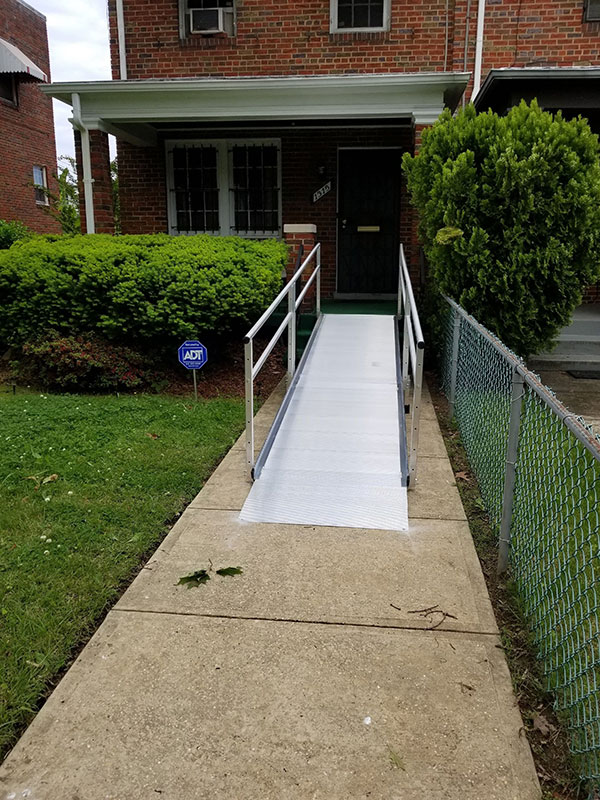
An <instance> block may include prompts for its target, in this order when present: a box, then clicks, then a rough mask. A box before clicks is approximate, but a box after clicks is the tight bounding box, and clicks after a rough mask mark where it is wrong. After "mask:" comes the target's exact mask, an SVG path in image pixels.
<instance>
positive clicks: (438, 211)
mask: <svg viewBox="0 0 600 800" xmlns="http://www.w3.org/2000/svg"><path fill="white" fill-rule="evenodd" d="M598 153H599V146H598V138H597V137H596V136H595V135H594V134H593V133H592V132H591V130H590V127H589V125H588V123H587V122H586V121H585V120H583V119H574V120H571V121H567V120H565V119H563V117H562V115H561V114H560V113H558V114H556V115H552V114H550V113H548V112H543V111H541V110H540V108H539V106H538V105H537V103H536V102H535V101H534V102H532V103H531V105H527V104H526V103H525V102H522V103H521V104H520V105H519V106H518V107H516V108H513V109H511V110H510V111H509V112H508V114H506V116H504V117H499V116H498V115H497V114H495V113H493V112H491V111H488V112H485V113H481V114H477V113H476V112H475V110H474V108H473V106H467V107H466V108H465V109H464V110H463V111H461V112H459V113H458V114H457V115H456V116H455V117H453V116H452V115H451V113H450V112H449V111H445V112H444V113H443V114H442V116H441V118H440V119H439V121H438V122H437V123H436V124H435V125H434V126H433V127H432V128H430V129H428V130H426V131H424V133H423V141H422V145H421V148H420V151H419V153H418V154H417V155H416V156H411V155H409V154H406V155H405V156H404V158H403V167H404V171H405V173H406V176H407V182H408V188H409V192H410V194H411V197H412V202H413V204H414V206H415V207H416V208H417V210H418V212H419V215H420V224H419V235H420V238H421V241H422V243H423V247H424V250H425V254H426V256H427V260H428V263H429V267H430V270H431V274H432V278H433V281H434V282H435V284H436V285H437V288H438V289H439V291H441V292H442V293H444V294H447V295H449V296H450V297H452V298H453V299H454V300H456V301H457V302H458V303H459V304H460V305H462V306H463V307H464V308H465V309H466V310H467V311H469V312H470V313H471V314H473V316H475V317H476V318H477V319H478V320H479V322H481V323H483V324H484V325H486V326H487V327H488V328H490V329H491V330H492V331H494V332H495V333H496V334H497V335H498V336H499V337H500V339H502V340H503V341H504V342H505V343H506V344H507V345H508V346H509V347H511V348H512V349H513V350H515V351H516V352H518V353H519V354H520V355H522V356H527V355H530V354H532V353H536V352H539V351H540V350H543V349H545V348H546V347H548V346H549V345H550V344H551V343H552V341H553V340H554V339H555V337H556V335H557V333H558V332H559V330H560V329H561V328H562V327H564V326H565V325H567V324H568V323H569V321H570V318H571V314H572V311H573V309H574V308H575V307H576V306H577V305H578V304H579V303H580V302H581V298H582V293H583V290H584V289H585V287H586V286H588V285H590V284H592V283H594V282H595V281H596V280H597V279H598V277H599V275H600V251H599V245H600V164H599V157H598Z"/></svg>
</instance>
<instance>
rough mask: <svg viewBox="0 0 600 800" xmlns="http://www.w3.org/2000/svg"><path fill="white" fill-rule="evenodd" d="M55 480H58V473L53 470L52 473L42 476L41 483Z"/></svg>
mask: <svg viewBox="0 0 600 800" xmlns="http://www.w3.org/2000/svg"><path fill="white" fill-rule="evenodd" d="M57 480H58V475H57V474H56V472H55V473H53V474H52V475H48V477H47V478H44V480H43V481H42V483H54V481H57Z"/></svg>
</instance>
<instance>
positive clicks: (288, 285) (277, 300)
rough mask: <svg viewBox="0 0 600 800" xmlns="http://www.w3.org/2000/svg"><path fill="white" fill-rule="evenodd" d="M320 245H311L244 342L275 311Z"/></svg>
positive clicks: (248, 340)
mask: <svg viewBox="0 0 600 800" xmlns="http://www.w3.org/2000/svg"><path fill="white" fill-rule="evenodd" d="M320 247H321V244H320V243H318V244H316V245H315V246H314V247H313V249H312V250H311V251H310V253H309V254H308V255H307V256H306V258H305V259H304V261H303V262H302V264H301V265H300V266H299V267H298V269H297V270H296V272H295V273H294V274H293V275H292V277H291V278H290V279H289V281H288V282H287V283H286V285H285V286H284V287H283V289H282V290H281V291H280V292H279V294H278V295H277V297H276V298H275V300H273V302H272V303H271V305H270V306H269V307H268V308H267V310H266V311H265V312H264V314H262V316H261V317H260V318H259V319H258V321H257V322H255V323H254V325H253V326H252V327H251V328H250V330H249V331H248V333H247V334H246V335H245V336H244V342H245V343H248V342H250V341H251V340H252V339H254V337H255V336H256V334H257V333H258V332H259V330H260V329H261V328H262V326H263V325H264V324H265V322H266V321H267V320H268V319H269V317H270V316H271V314H272V313H273V312H274V311H275V309H276V308H277V306H278V305H279V304H280V303H281V301H282V300H284V299H285V298H286V297H287V296H288V294H289V293H290V290H291V288H292V286H294V285H295V284H296V283H297V282H298V281H299V280H300V277H301V276H302V274H303V272H304V270H305V269H306V267H307V266H308V265H309V264H310V262H311V261H312V259H313V258H314V257H315V256H316V254H317V253H318V251H319V249H320Z"/></svg>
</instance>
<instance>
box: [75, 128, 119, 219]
mask: <svg viewBox="0 0 600 800" xmlns="http://www.w3.org/2000/svg"><path fill="white" fill-rule="evenodd" d="M74 135H75V160H76V162H77V178H78V180H77V184H78V187H79V216H80V218H81V232H82V233H87V223H86V218H85V194H84V188H83V180H82V177H83V162H82V157H81V134H80V133H79V131H74ZM90 151H91V153H90V154H91V162H92V178H93V181H94V183H93V186H92V191H93V193H94V226H95V229H96V233H114V232H115V215H114V208H113V197H112V181H111V176H110V152H109V148H108V136H107V135H106V134H105V133H103V132H102V131H90Z"/></svg>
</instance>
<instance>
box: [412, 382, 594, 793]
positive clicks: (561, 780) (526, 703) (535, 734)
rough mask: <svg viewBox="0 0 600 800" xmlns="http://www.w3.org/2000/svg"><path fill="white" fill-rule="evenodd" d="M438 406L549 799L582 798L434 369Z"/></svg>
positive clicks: (433, 393) (431, 384) (563, 735)
mask: <svg viewBox="0 0 600 800" xmlns="http://www.w3.org/2000/svg"><path fill="white" fill-rule="evenodd" d="M427 381H428V384H429V388H430V391H431V397H432V400H433V405H434V408H435V410H436V414H437V417H438V422H439V424H440V428H441V431H442V435H443V437H444V442H445V444H446V450H447V451H448V456H449V458H450V462H451V464H452V468H453V470H454V474H455V476H456V478H457V480H456V483H457V486H458V490H459V492H460V496H461V500H462V503H463V506H464V508H465V513H466V515H467V519H468V520H469V527H470V528H471V534H472V536H473V540H474V542H475V547H476V549H477V554H478V556H479V560H480V562H481V568H482V570H483V574H484V576H485V581H486V584H487V588H488V592H489V595H490V598H491V601H492V605H493V607H494V613H495V615H496V621H497V623H498V628H499V629H500V634H501V637H502V645H503V649H504V653H505V655H506V658H507V660H508V665H509V668H510V673H511V676H512V681H513V687H514V690H515V694H516V697H517V701H518V703H519V709H520V711H521V716H522V717H523V722H524V725H525V729H524V731H523V733H524V735H526V736H527V739H528V741H529V744H530V746H531V750H532V753H533V758H534V760H535V765H536V769H537V774H538V777H539V779H540V783H541V786H542V790H543V798H544V800H583V798H584V797H586V796H587V795H586V793H585V791H584V787H583V786H582V784H581V781H580V780H579V778H578V776H577V772H576V766H575V764H574V760H573V757H572V756H571V753H570V752H569V744H568V738H567V734H566V733H565V731H564V729H563V728H561V725H560V720H559V719H558V718H557V716H556V714H555V713H554V710H553V708H552V697H551V695H549V694H548V692H546V691H545V689H544V677H543V673H542V670H541V667H540V664H539V662H538V661H537V659H536V656H535V650H534V648H533V644H532V642H531V637H530V634H529V632H528V630H527V625H526V622H525V619H524V617H523V614H522V612H521V610H520V606H519V602H518V598H517V596H516V592H515V590H514V587H513V586H512V585H511V583H510V580H509V579H506V578H499V577H498V575H497V573H496V565H497V562H498V541H497V535H496V533H495V532H494V531H493V529H492V528H491V526H490V523H489V519H488V516H487V514H486V512H485V510H484V506H483V501H482V498H481V495H480V493H479V488H478V486H477V481H476V478H475V475H474V474H473V472H472V471H471V468H470V466H469V462H468V460H467V456H466V453H465V450H464V447H463V445H462V442H461V439H460V434H459V432H458V430H457V428H456V426H455V424H454V423H453V422H451V420H450V417H449V414H448V401H447V400H446V397H445V396H444V395H443V394H442V393H441V391H440V389H439V385H438V382H437V378H436V376H435V375H434V374H429V375H428V376H427Z"/></svg>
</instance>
